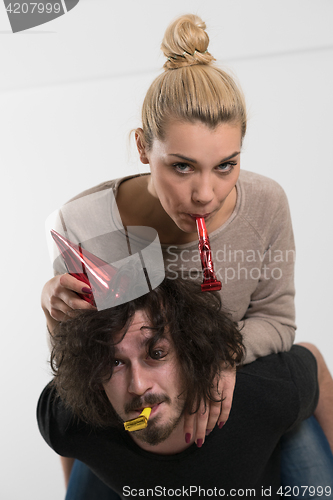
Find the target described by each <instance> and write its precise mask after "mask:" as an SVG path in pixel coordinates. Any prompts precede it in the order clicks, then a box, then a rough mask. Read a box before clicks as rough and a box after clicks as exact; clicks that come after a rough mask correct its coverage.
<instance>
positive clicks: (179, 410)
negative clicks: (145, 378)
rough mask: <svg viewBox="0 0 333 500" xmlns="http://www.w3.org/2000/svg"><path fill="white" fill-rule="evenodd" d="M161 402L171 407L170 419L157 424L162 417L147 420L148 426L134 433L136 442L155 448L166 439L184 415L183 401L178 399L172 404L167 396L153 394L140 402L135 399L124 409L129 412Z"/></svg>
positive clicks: (138, 399) (139, 399)
mask: <svg viewBox="0 0 333 500" xmlns="http://www.w3.org/2000/svg"><path fill="white" fill-rule="evenodd" d="M161 402H163V403H165V404H167V405H169V406H170V407H173V409H174V411H173V413H174V415H173V416H171V417H170V419H169V420H168V421H167V422H165V423H159V422H160V421H161V419H162V416H163V415H157V416H156V417H153V418H152V419H149V420H148V425H147V427H146V428H145V429H141V430H139V431H135V437H136V438H137V439H138V440H140V441H142V442H143V443H147V444H150V445H152V446H156V445H157V444H160V443H162V442H163V441H165V440H166V439H168V437H169V436H170V435H171V434H172V432H173V431H174V429H175V428H176V427H177V425H178V424H179V422H180V420H181V418H182V416H183V414H184V400H182V399H180V398H179V397H178V398H176V399H175V400H174V401H173V402H171V400H170V398H169V397H168V396H164V395H163V396H162V395H155V394H153V395H148V396H147V397H146V398H144V400H142V399H141V398H135V399H134V400H133V401H132V402H131V405H130V406H128V407H127V408H126V409H128V411H131V410H135V409H137V408H142V407H144V406H149V405H155V404H158V403H161Z"/></svg>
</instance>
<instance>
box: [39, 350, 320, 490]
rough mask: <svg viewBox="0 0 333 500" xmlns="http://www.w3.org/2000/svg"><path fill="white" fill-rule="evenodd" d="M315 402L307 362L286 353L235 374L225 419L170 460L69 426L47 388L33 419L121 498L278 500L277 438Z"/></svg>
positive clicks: (124, 437)
mask: <svg viewBox="0 0 333 500" xmlns="http://www.w3.org/2000/svg"><path fill="white" fill-rule="evenodd" d="M317 400H318V386H317V365H316V361H315V358H314V357H313V355H312V354H311V353H310V351H308V350H307V349H305V348H303V347H301V346H293V347H292V349H291V351H290V352H287V353H279V354H272V355H270V356H266V357H264V358H259V359H258V360H256V361H255V362H253V363H251V364H249V365H246V366H244V367H242V368H241V369H239V370H238V372H237V380H236V387H235V392H234V398H233V405H232V410H231V413H230V417H229V419H228V421H227V423H226V424H225V426H224V427H223V428H222V429H219V428H217V427H216V428H215V429H214V430H213V431H212V432H211V433H210V435H209V436H207V438H206V440H205V443H204V445H203V446H202V448H198V447H197V446H196V445H195V444H193V445H192V446H190V447H189V448H188V449H186V450H185V451H183V452H181V453H178V454H175V455H159V454H154V453H150V452H147V451H144V450H142V449H141V448H140V447H139V446H138V445H137V444H136V443H134V441H133V440H132V438H131V437H130V436H129V434H128V433H127V432H126V431H125V430H123V429H116V428H113V427H109V428H104V429H97V428H93V427H91V426H89V425H87V424H85V423H84V422H80V421H78V420H77V419H74V418H73V415H72V414H71V412H70V411H69V410H67V409H65V407H64V405H63V403H62V401H61V400H60V399H59V398H56V397H55V389H54V388H53V387H51V386H50V385H48V386H46V388H45V389H44V391H43V392H42V394H41V397H40V399H39V402H38V409H37V415H38V424H39V428H40V432H41V434H42V436H43V437H44V439H45V440H46V442H47V443H48V444H49V445H50V446H51V447H52V448H53V449H54V450H55V451H56V452H57V453H59V454H60V455H63V456H68V457H74V458H77V459H79V460H81V461H82V462H84V463H85V464H87V465H88V466H89V467H90V468H91V470H92V471H93V472H94V473H95V474H96V475H97V476H98V477H100V478H101V479H102V480H103V481H104V482H105V483H106V484H107V485H108V486H109V487H110V488H112V489H113V490H115V491H116V492H117V493H118V494H119V495H121V496H123V498H134V497H148V498H160V497H162V498H163V497H164V498H165V497H169V496H178V497H181V498H186V497H190V498H201V497H203V496H212V497H213V498H218V497H221V496H233V497H234V498H240V497H244V496H247V497H248V496H253V497H254V496H255V497H257V498H258V497H259V498H260V497H262V496H263V495H262V490H263V489H267V488H271V490H270V495H269V496H270V497H271V498H281V496H276V492H277V490H278V488H279V486H280V461H279V440H280V437H281V436H282V435H283V434H284V433H285V432H286V431H287V430H289V429H290V428H291V427H293V426H294V425H296V424H297V423H299V422H300V421H302V420H304V419H305V418H307V417H309V416H310V415H311V414H312V413H313V411H314V409H315V407H316V404H317ZM200 488H201V490H200ZM250 489H251V490H252V491H248V492H246V493H245V491H246V490H250ZM253 490H256V491H255V493H254V491H253ZM266 493H268V492H267V491H266Z"/></svg>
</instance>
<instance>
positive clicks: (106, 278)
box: [51, 229, 124, 306]
mask: <svg viewBox="0 0 333 500" xmlns="http://www.w3.org/2000/svg"><path fill="white" fill-rule="evenodd" d="M51 235H52V237H53V239H54V241H55V243H56V245H57V247H58V249H59V251H60V253H61V256H62V258H63V260H64V262H65V265H66V268H67V270H68V272H69V274H70V275H71V276H74V278H76V279H78V280H80V281H82V282H83V283H85V285H87V286H88V287H89V288H91V289H92V291H93V293H92V294H84V295H83V294H78V295H79V296H80V297H81V298H82V299H84V300H86V301H87V302H89V303H90V304H92V305H94V306H96V302H95V300H94V297H95V299H96V301H97V299H98V298H101V297H103V296H106V295H107V294H112V293H113V294H114V296H115V298H117V296H118V292H117V291H115V290H114V289H113V287H112V286H111V281H112V280H113V279H114V278H115V276H116V274H117V272H118V270H117V268H115V267H113V266H111V265H110V264H108V263H107V262H105V261H104V260H102V259H100V258H99V257H96V255H94V254H92V253H90V252H88V250H84V249H83V248H82V247H81V246H79V245H75V244H74V243H72V242H71V241H69V240H68V239H67V238H65V237H64V236H61V235H60V234H59V233H57V232H56V231H54V230H53V229H52V230H51ZM122 281H123V280H122ZM122 284H123V285H124V283H122Z"/></svg>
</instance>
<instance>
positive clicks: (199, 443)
mask: <svg viewBox="0 0 333 500" xmlns="http://www.w3.org/2000/svg"><path fill="white" fill-rule="evenodd" d="M202 443H203V440H202V439H198V441H197V447H198V448H201V446H202Z"/></svg>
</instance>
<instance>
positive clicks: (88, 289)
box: [81, 286, 92, 293]
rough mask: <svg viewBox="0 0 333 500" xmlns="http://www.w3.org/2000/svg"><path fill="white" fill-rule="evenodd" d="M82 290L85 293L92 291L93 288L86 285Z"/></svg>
mask: <svg viewBox="0 0 333 500" xmlns="http://www.w3.org/2000/svg"><path fill="white" fill-rule="evenodd" d="M81 291H82V292H83V293H92V289H91V288H87V287H86V286H84V287H83V288H82V290H81Z"/></svg>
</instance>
